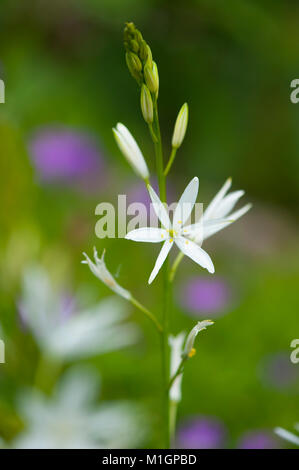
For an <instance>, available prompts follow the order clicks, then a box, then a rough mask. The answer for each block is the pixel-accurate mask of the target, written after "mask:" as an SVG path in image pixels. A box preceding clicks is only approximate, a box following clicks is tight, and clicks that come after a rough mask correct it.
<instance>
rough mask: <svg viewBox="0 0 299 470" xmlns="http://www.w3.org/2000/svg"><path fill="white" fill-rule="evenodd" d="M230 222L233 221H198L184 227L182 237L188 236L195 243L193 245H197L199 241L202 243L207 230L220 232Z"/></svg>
mask: <svg viewBox="0 0 299 470" xmlns="http://www.w3.org/2000/svg"><path fill="white" fill-rule="evenodd" d="M231 222H233V220H230V219H225V218H223V219H210V220H200V221H199V222H198V223H197V224H192V225H187V226H186V227H184V229H183V236H184V237H185V236H188V237H190V238H191V240H193V241H195V243H199V242H200V240H201V241H203V240H204V239H205V238H206V237H205V234H206V232H208V231H209V230H217V231H218V230H221V229H222V228H223V227H226V225H228V224H229V223H231Z"/></svg>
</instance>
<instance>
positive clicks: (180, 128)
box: [172, 103, 188, 149]
mask: <svg viewBox="0 0 299 470" xmlns="http://www.w3.org/2000/svg"><path fill="white" fill-rule="evenodd" d="M187 124H188V104H187V103H185V104H183V106H182V107H181V109H180V112H179V114H178V117H177V119H176V122H175V126H174V131H173V136H172V146H173V147H174V148H176V149H177V148H179V147H180V146H181V144H182V142H183V140H184V137H185V134H186V129H187Z"/></svg>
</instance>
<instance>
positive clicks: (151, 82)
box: [144, 62, 159, 93]
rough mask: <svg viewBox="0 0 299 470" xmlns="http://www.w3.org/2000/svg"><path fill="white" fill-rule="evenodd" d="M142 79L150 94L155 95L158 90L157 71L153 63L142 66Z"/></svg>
mask: <svg viewBox="0 0 299 470" xmlns="http://www.w3.org/2000/svg"><path fill="white" fill-rule="evenodd" d="M144 78H145V82H146V84H147V87H148V89H149V90H150V92H151V93H157V91H158V88H159V76H158V69H157V65H156V63H155V62H153V63H152V65H150V64H149V63H148V62H147V63H146V64H145V66H144Z"/></svg>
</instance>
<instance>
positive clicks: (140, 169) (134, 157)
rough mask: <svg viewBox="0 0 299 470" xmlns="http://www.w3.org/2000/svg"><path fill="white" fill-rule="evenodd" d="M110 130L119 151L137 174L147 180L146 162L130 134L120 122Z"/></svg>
mask: <svg viewBox="0 0 299 470" xmlns="http://www.w3.org/2000/svg"><path fill="white" fill-rule="evenodd" d="M112 130H113V134H114V137H115V140H116V143H117V145H118V147H119V148H120V151H121V152H122V153H123V155H124V156H125V157H126V159H127V160H128V162H129V163H130V165H131V167H132V168H133V170H134V171H135V172H136V173H137V175H138V176H141V178H142V179H144V180H148V179H149V171H148V168H147V164H146V162H145V159H144V156H143V155H142V152H141V150H140V148H139V147H138V145H137V142H136V140H135V139H134V137H133V136H132V134H131V133H130V132H129V130H128V129H127V128H126V126H124V125H123V124H121V123H118V124H117V125H116V127H115V128H113V129H112Z"/></svg>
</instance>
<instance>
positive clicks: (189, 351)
mask: <svg viewBox="0 0 299 470" xmlns="http://www.w3.org/2000/svg"><path fill="white" fill-rule="evenodd" d="M213 324H214V322H213V321H212V320H203V321H199V322H198V323H197V324H196V325H195V326H194V328H192V330H191V331H190V333H189V335H188V337H187V340H186V344H185V348H184V353H183V355H184V356H187V357H192V356H194V354H195V349H194V341H195V338H196V336H197V335H198V333H199V332H200V331H201V330H205V329H206V328H207V326H210V325H213Z"/></svg>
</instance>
